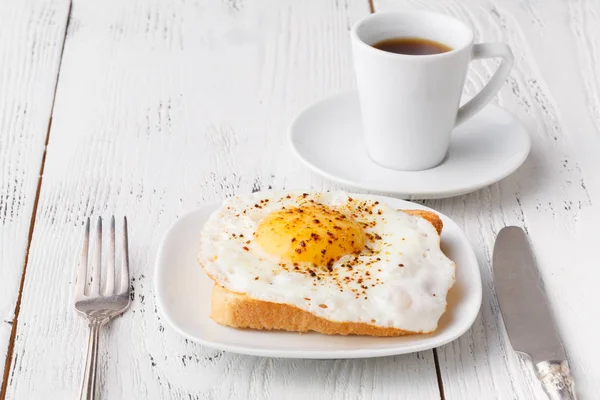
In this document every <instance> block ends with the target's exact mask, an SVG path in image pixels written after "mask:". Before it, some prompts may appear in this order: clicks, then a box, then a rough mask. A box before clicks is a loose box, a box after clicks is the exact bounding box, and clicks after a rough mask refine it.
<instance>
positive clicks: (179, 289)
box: [154, 196, 481, 359]
mask: <svg viewBox="0 0 600 400" xmlns="http://www.w3.org/2000/svg"><path fill="white" fill-rule="evenodd" d="M373 197H374V198H376V199H378V200H379V201H381V202H386V203H388V204H389V205H390V206H392V207H394V208H401V209H422V210H430V209H429V208H427V207H424V206H421V205H419V204H414V203H409V202H407V201H404V200H399V199H394V198H389V197H382V196H373ZM217 207H218V205H217V204H214V205H208V206H204V207H202V208H199V209H197V210H194V211H192V212H190V213H188V214H186V215H185V216H183V217H181V218H180V219H179V220H178V221H176V222H175V223H174V224H173V226H171V228H170V229H169V230H168V231H167V233H166V234H165V237H164V238H163V241H162V243H161V246H160V248H159V250H158V256H157V259H156V269H155V278H154V282H155V288H156V298H157V303H158V306H159V308H160V310H161V312H162V314H163V316H164V318H165V319H166V321H167V322H168V323H169V324H170V325H171V326H172V327H173V328H174V329H175V330H176V331H177V332H179V333H180V334H182V335H184V336H185V337H187V338H189V339H191V340H193V341H196V342H198V343H201V344H203V345H205V346H209V347H213V348H216V349H220V350H226V351H231V352H235V353H242V354H250V355H257V356H267V357H287V358H310V359H317V358H365V357H379V356H388V355H395V354H405V353H412V352H415V351H421V350H427V349H431V348H434V347H439V346H442V345H444V344H446V343H448V342H451V341H453V340H455V339H456V338H458V337H459V336H460V335H462V334H463V333H465V332H466V331H467V330H468V329H469V328H470V327H471V325H472V324H473V321H474V320H475V318H476V317H477V314H478V313H479V307H480V305H481V277H480V275H479V267H478V265H477V260H476V258H475V255H474V253H473V249H472V247H471V245H470V244H469V241H468V240H467V238H466V236H465V234H464V233H463V232H462V231H461V229H460V228H459V227H458V225H456V223H455V222H454V221H452V220H451V219H450V218H448V217H446V216H444V215H441V214H440V217H441V218H442V220H443V222H444V230H443V232H442V237H441V246H442V250H443V251H444V253H445V254H446V255H447V256H448V257H450V258H451V259H452V260H454V261H455V262H456V265H457V268H456V283H455V285H454V287H453V288H452V289H451V290H450V292H449V294H448V310H447V311H446V313H445V314H444V315H443V316H442V318H441V319H440V322H439V326H438V329H437V331H436V332H435V333H433V334H428V335H414V336H404V337H389V338H377V337H368V336H362V337H361V336H328V335H321V334H318V333H305V334H298V333H295V332H279V331H253V330H243V329H233V328H227V327H224V326H221V325H218V324H217V323H215V322H214V321H213V320H211V319H210V317H209V315H210V302H211V290H212V286H213V281H212V280H210V278H208V277H207V276H206V274H205V273H204V271H203V270H202V268H201V267H200V266H199V265H198V262H197V261H196V254H197V252H198V247H199V243H200V231H201V230H202V225H203V224H204V223H205V222H206V220H207V218H208V216H209V215H210V214H211V213H212V212H213V211H214V210H215V209H216V208H217ZM432 211H433V210H432ZM438 214H439V213H438Z"/></svg>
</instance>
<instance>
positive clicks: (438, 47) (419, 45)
mask: <svg viewBox="0 0 600 400" xmlns="http://www.w3.org/2000/svg"><path fill="white" fill-rule="evenodd" d="M372 46H373V47H375V48H376V49H379V50H383V51H387V52H389V53H396V54H407V55H412V56H424V55H430V54H439V53H445V52H447V51H450V50H452V49H451V48H450V47H448V46H446V45H445V44H443V43H439V42H436V41H434V40H429V39H422V38H415V37H398V38H390V39H384V40H382V41H379V42H377V43H375V44H374V45H372Z"/></svg>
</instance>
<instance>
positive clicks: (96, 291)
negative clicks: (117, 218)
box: [90, 217, 102, 296]
mask: <svg viewBox="0 0 600 400" xmlns="http://www.w3.org/2000/svg"><path fill="white" fill-rule="evenodd" d="M101 264H102V217H98V225H97V226H96V257H95V260H94V270H93V273H92V276H93V278H92V279H93V280H92V287H91V289H90V296H99V295H100V269H101V267H100V265H101Z"/></svg>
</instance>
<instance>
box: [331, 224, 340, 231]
mask: <svg viewBox="0 0 600 400" xmlns="http://www.w3.org/2000/svg"><path fill="white" fill-rule="evenodd" d="M333 229H337V230H338V231H339V230H341V229H342V228H341V227H339V226H337V225H334V227H333Z"/></svg>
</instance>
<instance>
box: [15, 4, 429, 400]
mask: <svg viewBox="0 0 600 400" xmlns="http://www.w3.org/2000/svg"><path fill="white" fill-rule="evenodd" d="M368 11H369V8H368V3H367V2H366V1H362V0H361V1H333V0H332V1H318V2H317V1H315V2H298V1H292V0H289V1H277V2H276V1H256V2H249V1H233V0H232V1H221V2H215V1H208V0H197V1H175V0H169V1H160V0H152V1H146V0H128V1H124V0H111V1H102V2H97V1H95V2H90V1H83V0H81V1H78V0H76V1H75V2H74V4H73V10H72V16H71V22H70V26H69V30H68V34H67V42H66V47H65V52H64V56H63V63H62V69H61V79H60V83H59V87H58V91H57V97H56V104H55V112H54V115H53V126H52V131H51V136H50V143H49V148H48V157H47V161H46V167H45V173H44V180H43V187H42V191H41V195H40V200H39V207H38V213H37V218H36V223H35V230H34V234H33V240H32V246H31V252H30V258H29V265H28V270H27V276H26V280H25V287H24V295H23V301H22V306H21V313H20V318H19V326H18V337H17V341H16V345H15V350H14V358H13V363H12V365H11V379H10V382H9V386H8V393H7V398H8V399H43V398H48V395H49V393H51V394H52V398H56V399H62V398H74V397H75V396H76V394H77V390H78V385H79V382H80V379H81V374H82V367H83V362H84V360H83V356H84V354H83V351H84V346H85V341H86V339H87V332H86V330H87V327H86V325H85V323H84V321H83V320H82V319H81V318H79V317H78V316H76V314H75V312H74V310H73V308H72V298H71V291H72V284H73V275H74V264H75V262H76V259H77V253H78V251H79V246H80V243H81V237H82V232H83V231H82V223H83V221H84V219H85V217H87V216H88V215H103V216H109V215H110V214H112V213H116V214H117V215H118V216H122V215H124V214H126V215H127V216H128V218H129V221H130V247H131V248H130V258H131V266H132V277H133V278H132V289H133V291H134V293H133V296H132V298H133V303H132V307H131V310H130V311H128V312H127V313H126V314H125V315H124V316H123V317H120V318H118V319H116V320H114V321H113V322H112V323H111V325H110V326H109V327H108V328H107V329H106V330H105V331H104V332H103V334H102V338H101V344H100V347H101V350H100V352H101V354H100V366H99V374H100V378H99V379H100V381H99V386H100V395H101V398H110V399H248V398H251V399H260V398H265V399H282V398H289V399H304V398H310V399H326V400H331V399H354V398H356V399H358V398H365V399H386V398H390V399H396V398H407V399H417V398H418V399H439V392H438V386H437V380H436V372H435V367H434V362H433V356H432V352H431V351H428V352H424V353H417V354H413V355H408V356H399V357H387V358H380V359H371V360H351V361H311V360H280V359H264V358H257V357H248V356H239V355H235V354H230V353H223V352H220V351H214V350H211V349H208V348H204V347H202V346H199V345H196V344H194V343H191V342H189V341H187V340H185V339H183V338H181V337H180V336H178V335H177V334H176V333H175V332H173V331H172V330H171V329H170V328H169V327H168V326H166V324H165V322H164V321H163V320H162V319H161V315H160V313H159V312H158V310H157V309H156V303H155V299H154V290H153V284H152V276H153V269H154V266H153V265H154V261H155V255H156V250H157V246H158V243H159V241H160V239H161V237H162V235H163V234H164V233H165V231H166V229H167V228H168V226H169V225H170V224H171V223H172V222H173V221H174V220H175V219H176V218H177V217H178V216H179V215H181V214H182V213H184V212H186V211H188V210H190V209H193V208H195V207H197V206H199V205H202V204H205V203H207V202H211V201H215V200H217V199H221V198H223V197H224V196H230V195H233V194H236V193H248V192H251V191H256V190H267V189H270V188H274V189H283V188H287V189H292V188H313V189H315V190H321V189H328V188H333V185H331V184H329V183H327V182H324V181H323V180H321V179H319V178H317V177H316V176H314V175H312V174H311V173H309V172H308V171H307V170H306V169H305V168H303V167H302V166H301V165H300V163H299V162H297V161H296V160H294V158H293V157H292V155H291V153H290V151H289V149H288V148H287V145H286V143H285V130H286V125H287V123H288V122H289V121H290V120H291V119H292V117H293V116H294V115H295V114H296V113H297V112H298V111H299V110H300V109H301V108H302V107H303V106H305V105H308V104H309V103H310V102H312V101H314V100H316V99H318V98H320V97H323V96H325V95H329V94H333V93H335V92H338V91H340V90H345V89H348V88H350V87H351V86H352V85H353V76H352V69H351V59H350V49H349V38H348V29H349V27H350V26H351V24H352V22H353V21H354V20H356V19H357V18H359V17H360V16H362V15H364V14H366V13H368Z"/></svg>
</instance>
